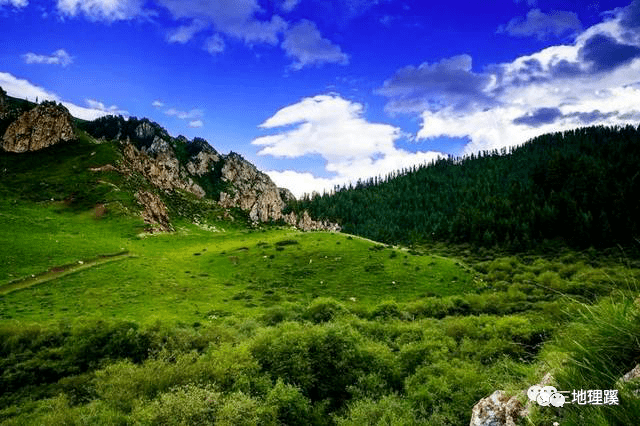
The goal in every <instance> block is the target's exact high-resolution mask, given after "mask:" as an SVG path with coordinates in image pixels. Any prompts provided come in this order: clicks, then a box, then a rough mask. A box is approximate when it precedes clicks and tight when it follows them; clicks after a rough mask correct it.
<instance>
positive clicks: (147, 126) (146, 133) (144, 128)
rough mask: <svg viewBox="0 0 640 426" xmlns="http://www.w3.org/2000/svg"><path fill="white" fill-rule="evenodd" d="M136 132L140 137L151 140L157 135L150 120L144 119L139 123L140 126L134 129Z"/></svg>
mask: <svg viewBox="0 0 640 426" xmlns="http://www.w3.org/2000/svg"><path fill="white" fill-rule="evenodd" d="M134 133H135V135H136V137H137V138H138V139H141V140H150V139H153V137H154V136H155V133H156V132H155V129H154V128H153V126H152V125H151V123H150V122H148V121H143V122H141V123H140V124H138V127H136V129H135V130H134Z"/></svg>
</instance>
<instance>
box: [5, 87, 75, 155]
mask: <svg viewBox="0 0 640 426" xmlns="http://www.w3.org/2000/svg"><path fill="white" fill-rule="evenodd" d="M5 103H6V100H5ZM73 138H74V132H73V117H71V114H69V111H68V110H67V109H66V108H65V107H64V106H62V105H58V104H56V103H55V102H43V103H42V104H41V105H38V106H37V107H35V108H34V109H32V110H31V111H27V112H25V113H24V114H22V115H21V116H20V117H18V119H17V120H15V121H14V122H13V123H11V124H10V125H9V127H8V128H7V130H6V131H5V133H4V136H3V138H2V142H1V144H2V145H1V146H2V148H3V149H4V150H5V151H10V152H26V151H38V150H40V149H43V148H46V147H48V146H51V145H55V144H57V143H59V142H63V141H70V140H72V139H73Z"/></svg>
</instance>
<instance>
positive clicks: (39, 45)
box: [0, 0, 640, 196]
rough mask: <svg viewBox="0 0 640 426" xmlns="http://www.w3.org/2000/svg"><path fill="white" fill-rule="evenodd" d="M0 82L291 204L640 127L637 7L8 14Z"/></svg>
mask: <svg viewBox="0 0 640 426" xmlns="http://www.w3.org/2000/svg"><path fill="white" fill-rule="evenodd" d="M0 46H1V47H0V86H2V87H3V88H4V89H5V90H7V91H8V92H9V94H10V95H13V96H20V97H26V98H29V99H32V100H35V98H36V97H38V99H39V100H42V99H54V100H57V101H59V102H63V103H64V104H65V105H66V106H67V107H68V108H69V109H70V111H71V112H72V113H73V114H74V115H76V116H79V117H82V118H87V119H91V118H95V117H98V116H101V115H105V114H123V115H127V116H137V117H148V118H150V119H152V120H153V121H156V122H158V123H159V124H161V125H162V126H163V127H166V128H167V129H168V130H169V132H170V133H171V134H173V135H175V136H177V135H180V134H182V135H185V136H187V137H189V138H193V137H195V136H200V137H203V138H205V139H207V140H208V141H209V143H210V144H211V145H212V146H213V147H214V148H216V149H217V150H218V151H220V152H222V153H228V152H229V151H235V152H238V153H240V154H242V155H243V156H244V157H245V158H247V159H248V160H249V161H252V162H253V163H255V164H256V165H257V166H258V167H259V168H260V169H261V170H263V171H265V172H267V173H268V174H269V175H270V176H271V177H272V178H273V179H274V181H275V182H276V183H277V184H278V185H279V186H284V187H288V188H290V189H291V190H292V191H293V192H294V193H295V194H296V195H298V196H299V195H301V194H302V193H304V192H311V191H314V190H315V191H319V192H321V191H322V190H323V189H330V188H332V187H333V186H334V185H341V184H343V183H346V182H349V181H356V180H357V179H358V178H367V177H370V176H375V175H385V174H387V173H388V172H390V171H392V170H395V169H398V168H402V167H408V166H410V165H412V164H417V163H424V162H428V161H430V160H432V159H434V158H437V157H438V156H439V155H447V154H453V155H462V154H469V153H472V152H477V151H479V150H492V149H499V148H501V147H505V146H512V145H518V144H521V143H523V142H525V141H526V140H528V139H530V138H531V137H534V136H536V135H539V134H542V133H547V132H551V131H558V130H565V129H571V128H574V127H579V126H585V125H597V124H608V125H616V124H626V123H632V124H636V125H637V124H638V121H640V104H638V101H637V100H638V99H640V0H635V1H633V2H630V1H629V0H627V1H595V0H594V1H578V0H563V1H551V0H550V1H545V0H537V1H534V0H519V1H518V0H496V1H493V2H477V1H459V0H448V1H438V2H428V1H416V0H412V1H408V0H325V1H320V0H270V1H263V0H210V1H204V0H153V1H146V0H53V1H44V0H43V1H37V0H0Z"/></svg>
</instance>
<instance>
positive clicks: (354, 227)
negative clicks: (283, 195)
mask: <svg viewBox="0 0 640 426" xmlns="http://www.w3.org/2000/svg"><path fill="white" fill-rule="evenodd" d="M639 164H640V127H639V128H634V127H632V126H627V127H624V128H620V127H617V128H611V127H589V128H582V129H577V130H572V131H567V132H564V133H554V134H549V135H543V136H540V137H538V138H535V139H533V140H531V141H529V142H528V143H526V144H524V145H523V146H521V147H518V148H515V149H511V150H509V152H507V151H506V150H503V151H501V152H498V151H492V152H483V153H481V154H479V155H471V156H468V157H464V158H448V159H441V160H439V161H437V162H435V163H434V164H430V165H423V166H420V167H415V168H413V169H412V170H402V171H398V173H394V174H392V175H388V176H386V178H382V177H380V178H375V179H370V180H369V181H367V182H358V184H357V185H356V186H355V187H353V186H352V185H350V186H349V187H342V188H337V189H336V191H334V192H333V193H331V194H324V195H322V196H320V195H316V196H314V197H308V196H305V197H304V198H303V199H302V200H300V201H299V202H298V203H297V204H296V205H295V206H293V207H294V209H295V210H298V211H301V210H304V209H308V210H309V212H310V213H311V215H312V216H314V217H317V218H326V219H331V220H333V221H337V222H338V223H339V224H340V225H342V227H343V229H344V231H345V232H348V233H354V234H359V235H362V236H366V237H368V238H371V239H374V240H378V241H384V242H401V243H414V242H425V241H434V240H435V241H451V242H470V243H474V244H478V245H484V246H493V245H495V244H499V245H505V246H507V247H510V248H513V249H526V248H529V247H531V246H532V245H533V244H534V243H539V242H541V241H543V240H549V239H563V240H564V241H565V242H566V243H568V244H570V245H573V246H577V247H586V246H596V247H597V246H610V245H613V244H617V243H622V244H625V243H629V242H632V241H633V240H634V239H636V238H637V237H638V235H639V231H640V227H639V223H640V222H639V221H640V167H639Z"/></svg>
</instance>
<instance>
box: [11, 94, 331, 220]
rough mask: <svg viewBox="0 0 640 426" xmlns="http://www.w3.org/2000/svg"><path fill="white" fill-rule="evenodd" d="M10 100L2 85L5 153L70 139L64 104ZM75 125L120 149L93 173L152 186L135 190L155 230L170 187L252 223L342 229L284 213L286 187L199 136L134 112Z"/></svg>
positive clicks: (71, 129) (71, 127)
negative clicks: (20, 105) (19, 104)
mask: <svg viewBox="0 0 640 426" xmlns="http://www.w3.org/2000/svg"><path fill="white" fill-rule="evenodd" d="M11 105H12V104H11V102H10V100H9V99H8V98H7V97H6V96H5V92H4V91H3V90H2V89H1V88H0V114H4V122H5V125H8V127H6V131H5V132H4V136H3V139H2V140H0V147H2V148H3V149H4V150H5V151H11V152H17V153H20V152H27V151H37V150H40V149H43V148H46V147H48V146H51V145H55V144H57V143H59V142H62V141H70V140H72V139H74V138H75V134H74V125H73V117H72V116H71V114H69V111H68V110H67V109H66V108H65V107H63V106H62V105H58V104H56V103H55V102H43V103H42V104H41V105H38V106H35V108H34V107H33V104H29V105H26V106H25V107H24V109H22V110H20V109H16V108H13V109H11ZM27 107H28V108H31V109H27ZM14 110H15V111H14ZM23 111H24V112H23ZM0 118H2V117H0ZM80 129H81V130H83V131H86V132H87V133H88V134H89V135H90V136H92V137H93V138H95V139H96V142H97V143H100V141H102V142H107V141H109V142H115V143H117V146H118V147H119V149H120V151H121V152H122V160H121V161H119V162H118V163H117V164H103V165H101V166H99V167H94V168H92V169H91V170H92V171H94V172H96V173H97V172H102V171H116V172H118V173H121V174H123V175H126V176H129V177H131V178H135V179H139V177H140V176H141V177H142V178H143V179H144V180H145V181H146V182H148V183H150V184H151V186H153V187H155V188H156V190H155V191H153V192H150V191H142V190H140V191H138V192H137V193H136V194H135V198H136V200H137V201H138V203H139V204H140V205H141V206H142V208H143V210H142V212H141V215H142V216H143V218H144V219H145V221H146V222H147V223H148V224H150V225H153V229H155V230H170V229H171V224H170V223H169V216H168V210H167V207H166V205H165V204H164V203H163V201H162V198H163V197H164V196H163V195H162V194H163V192H164V193H167V194H170V193H171V192H172V191H176V190H178V191H184V192H188V193H191V194H193V195H195V196H196V197H197V198H200V199H203V198H209V199H212V200H213V201H215V202H217V203H218V204H219V205H220V206H221V207H223V208H225V209H230V208H239V209H242V210H244V211H246V212H247V214H248V217H249V219H250V220H251V221H252V222H268V221H278V220H283V221H284V222H285V223H287V224H289V225H291V226H295V227H298V228H300V229H302V230H320V229H328V230H339V229H340V228H339V227H338V226H337V225H334V224H330V223H326V222H318V221H314V220H312V219H311V217H309V215H308V214H307V213H306V212H304V213H303V214H301V215H300V216H299V217H298V216H297V215H296V214H295V213H288V214H284V213H283V211H284V210H285V209H286V207H287V205H288V203H290V202H292V201H294V200H295V197H294V196H293V194H292V193H291V192H290V191H289V190H287V189H284V188H278V187H277V186H276V185H275V184H274V183H273V181H272V180H271V179H270V178H269V176H268V175H266V174H265V173H262V172H260V171H259V170H258V169H257V168H256V167H255V166H254V165H253V164H251V163H249V162H248V161H246V160H245V159H244V158H243V157H242V156H240V155H239V154H236V153H234V152H231V153H229V154H228V155H222V154H219V153H218V152H217V151H216V150H215V149H213V148H212V147H211V146H210V145H209V143H208V142H207V141H205V140H204V139H201V138H195V139H194V140H192V141H189V140H188V139H187V138H185V137H184V136H179V137H177V138H173V137H171V136H170V135H169V134H168V133H167V131H166V130H165V129H163V128H162V127H160V126H159V125H158V124H156V123H153V122H151V121H149V120H147V119H142V120H138V119H137V118H135V117H132V118H129V119H125V118H123V117H113V116H109V117H102V118H99V119H97V120H94V121H92V122H83V123H82V124H81V125H80ZM135 176H138V177H135ZM136 185H137V184H136ZM145 186H146V185H145Z"/></svg>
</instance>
